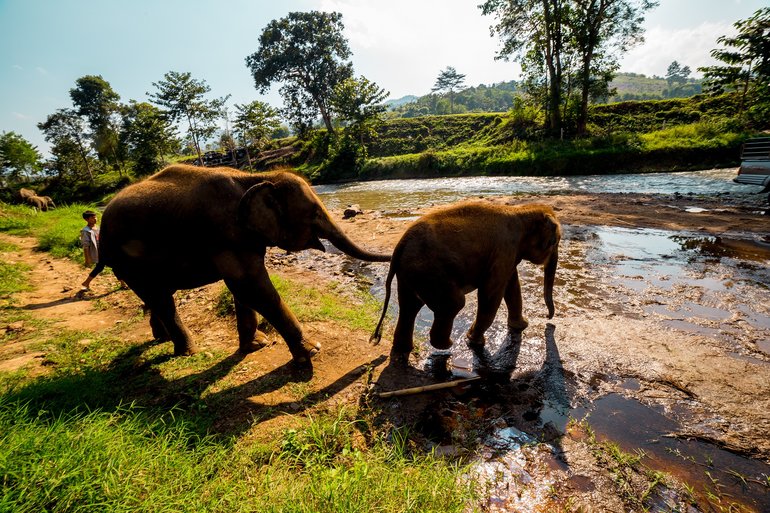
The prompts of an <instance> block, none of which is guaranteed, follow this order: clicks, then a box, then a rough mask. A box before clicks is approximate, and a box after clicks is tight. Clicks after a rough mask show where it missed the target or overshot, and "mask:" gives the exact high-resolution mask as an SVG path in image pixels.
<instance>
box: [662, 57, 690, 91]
mask: <svg viewBox="0 0 770 513" xmlns="http://www.w3.org/2000/svg"><path fill="white" fill-rule="evenodd" d="M690 73H691V72H690V67H689V66H684V67H682V66H681V65H680V64H679V63H678V62H677V61H674V62H672V63H671V64H669V65H668V68H667V69H666V82H667V83H668V86H669V87H671V86H672V85H674V84H686V83H687V78H688V77H689V76H690Z"/></svg>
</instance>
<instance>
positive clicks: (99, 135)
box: [70, 75, 120, 163]
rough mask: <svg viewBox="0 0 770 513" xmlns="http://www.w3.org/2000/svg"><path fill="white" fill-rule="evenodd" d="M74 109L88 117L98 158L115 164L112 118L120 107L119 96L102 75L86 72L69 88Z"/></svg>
mask: <svg viewBox="0 0 770 513" xmlns="http://www.w3.org/2000/svg"><path fill="white" fill-rule="evenodd" d="M70 98H72V104H73V105H74V106H75V112H76V113H77V114H78V115H80V116H84V117H85V118H86V119H87V120H88V126H89V128H90V129H91V139H92V145H93V148H94V150H96V154H97V155H98V157H99V160H100V161H108V160H109V157H112V159H113V160H114V161H115V163H118V158H117V149H116V147H117V144H118V133H117V128H116V126H115V124H116V123H115V122H114V119H113V118H115V117H116V115H117V113H118V111H119V109H120V104H119V103H118V100H120V96H119V95H118V93H116V92H115V91H113V89H112V86H110V84H109V82H107V81H106V80H104V79H103V78H102V76H101V75H85V76H83V77H80V78H79V79H77V80H76V81H75V87H74V88H73V89H70Z"/></svg>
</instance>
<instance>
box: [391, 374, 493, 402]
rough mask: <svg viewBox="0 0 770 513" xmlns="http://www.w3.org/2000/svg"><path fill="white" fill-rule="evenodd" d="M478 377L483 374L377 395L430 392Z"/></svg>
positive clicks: (474, 379)
mask: <svg viewBox="0 0 770 513" xmlns="http://www.w3.org/2000/svg"><path fill="white" fill-rule="evenodd" d="M477 379H481V376H473V377H472V378H463V379H455V380H454V381H446V382H444V383H434V384H432V385H425V386H421V387H413V388H403V389H401V390H394V391H392V392H380V393H379V394H377V397H381V398H383V399H384V398H386V397H395V396H397V395H413V394H419V393H422V392H428V391H431V390H440V389H442V388H452V387H456V386H457V385H462V384H463V383H468V382H470V381H476V380H477Z"/></svg>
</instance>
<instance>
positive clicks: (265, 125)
mask: <svg viewBox="0 0 770 513" xmlns="http://www.w3.org/2000/svg"><path fill="white" fill-rule="evenodd" d="M235 112H236V114H235V119H234V121H233V129H234V131H235V134H236V136H237V137H238V139H239V140H240V141H241V144H243V145H244V146H245V147H246V157H247V158H248V160H249V165H251V154H250V153H249V145H252V146H257V147H259V146H260V145H262V144H263V143H264V141H265V140H267V139H268V138H269V137H270V135H271V134H272V133H273V132H275V131H276V130H278V129H279V128H280V126H281V122H280V120H279V119H278V111H277V110H275V109H274V108H273V107H271V106H270V105H268V104H267V103H264V102H261V101H259V100H254V101H253V102H251V103H246V104H243V105H239V104H237V103H236V104H235Z"/></svg>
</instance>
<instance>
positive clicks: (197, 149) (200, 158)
mask: <svg viewBox="0 0 770 513" xmlns="http://www.w3.org/2000/svg"><path fill="white" fill-rule="evenodd" d="M187 122H188V123H189V124H190V137H192V140H193V146H195V152H196V153H197V154H198V165H200V166H202V165H203V155H201V147H200V145H199V144H198V138H197V137H196V134H195V128H194V127H193V122H192V118H191V117H190V114H189V113H187Z"/></svg>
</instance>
